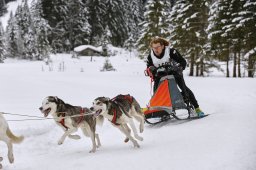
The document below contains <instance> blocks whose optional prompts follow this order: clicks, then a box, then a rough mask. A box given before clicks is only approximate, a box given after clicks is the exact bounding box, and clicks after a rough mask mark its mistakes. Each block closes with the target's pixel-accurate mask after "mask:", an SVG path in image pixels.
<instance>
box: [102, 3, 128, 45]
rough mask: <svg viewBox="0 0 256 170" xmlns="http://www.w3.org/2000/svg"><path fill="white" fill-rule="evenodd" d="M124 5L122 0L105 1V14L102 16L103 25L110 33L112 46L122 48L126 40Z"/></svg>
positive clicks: (126, 29)
mask: <svg viewBox="0 0 256 170" xmlns="http://www.w3.org/2000/svg"><path fill="white" fill-rule="evenodd" d="M124 5H125V4H124V1H123V0H106V8H107V11H106V12H107V13H106V15H105V16H103V18H104V22H105V24H104V25H106V26H108V28H109V31H110V32H111V37H110V40H111V42H112V44H113V45H114V46H123V43H124V42H125V40H126V39H127V38H128V28H127V25H126V22H125V21H126V20H125V16H126V15H125V12H126V11H125V10H124V9H125V7H124Z"/></svg>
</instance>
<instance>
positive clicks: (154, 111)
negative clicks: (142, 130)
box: [142, 63, 207, 125]
mask: <svg viewBox="0 0 256 170" xmlns="http://www.w3.org/2000/svg"><path fill="white" fill-rule="evenodd" d="M155 72H156V76H160V77H161V79H160V82H159V85H158V87H157V89H156V90H155V92H154V94H153V96H152V97H151V99H150V101H149V104H148V106H147V107H146V108H143V109H142V111H143V113H144V115H145V121H146V122H147V123H148V124H152V125H155V124H158V123H161V122H164V121H167V120H170V119H174V120H193V119H199V118H202V117H205V116H207V115H204V116H200V117H199V116H197V114H196V112H195V108H194V107H193V105H192V104H191V102H190V101H189V97H188V93H187V92H186V89H185V88H183V89H182V92H183V95H182V93H181V91H180V89H179V88H178V86H177V83H176V81H175V78H174V75H175V74H179V76H183V74H182V70H181V68H179V67H178V66H177V65H175V64H173V63H168V64H166V65H162V66H160V67H158V68H156V70H155ZM145 75H146V76H150V77H151V79H152V78H153V75H152V74H151V75H150V72H148V70H145ZM182 80H183V82H182V84H183V87H184V86H185V82H184V79H183V78H182Z"/></svg>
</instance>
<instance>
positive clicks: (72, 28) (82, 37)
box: [68, 0, 92, 50]
mask: <svg viewBox="0 0 256 170" xmlns="http://www.w3.org/2000/svg"><path fill="white" fill-rule="evenodd" d="M68 11H69V22H68V23H69V27H68V32H69V40H70V42H71V50H73V49H74V47H76V46H79V45H83V44H89V41H90V38H89V36H90V34H91V32H92V30H91V26H90V24H89V21H88V13H89V11H88V9H87V7H86V6H85V4H84V3H83V2H82V0H77V2H75V1H73V0H70V5H69V10H68Z"/></svg>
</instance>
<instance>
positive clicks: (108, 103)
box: [91, 95, 145, 148]
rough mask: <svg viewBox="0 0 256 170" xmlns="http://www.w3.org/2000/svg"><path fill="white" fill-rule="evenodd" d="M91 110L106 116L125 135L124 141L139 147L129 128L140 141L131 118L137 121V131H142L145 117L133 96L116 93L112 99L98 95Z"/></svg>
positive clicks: (97, 114) (140, 138)
mask: <svg viewBox="0 0 256 170" xmlns="http://www.w3.org/2000/svg"><path fill="white" fill-rule="evenodd" d="M91 110H92V111H94V112H95V115H96V116H99V115H102V116H104V117H105V118H107V119H108V120H109V121H111V123H112V124H113V125H114V126H115V127H117V128H118V129H119V130H120V131H121V132H123V133H124V134H125V136H126V139H125V142H128V141H129V140H130V141H132V143H133V145H134V147H138V148H139V147H140V146H139V144H138V142H137V141H136V140H135V139H134V138H133V136H132V135H131V129H132V131H133V134H134V137H135V138H136V139H138V140H140V141H142V140H143V138H142V137H140V136H139V135H138V132H137V129H136V127H135V124H134V121H133V120H134V118H135V119H136V120H137V121H138V122H139V131H140V133H142V132H143V130H144V119H145V117H144V114H143V113H142V111H141V107H140V105H139V103H138V102H137V101H136V100H135V98H134V97H132V96H130V95H118V96H116V97H115V98H113V99H109V98H107V97H98V98H96V99H95V100H94V102H93V106H92V107H91ZM128 125H129V126H128ZM130 128H131V129H130Z"/></svg>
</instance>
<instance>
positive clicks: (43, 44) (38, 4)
mask: <svg viewBox="0 0 256 170" xmlns="http://www.w3.org/2000/svg"><path fill="white" fill-rule="evenodd" d="M31 15H32V18H33V28H34V32H35V36H36V49H37V51H38V54H37V56H36V57H37V58H36V59H37V60H43V59H44V58H49V55H50V51H51V47H50V44H49V41H48V33H49V30H50V26H49V24H48V23H47V21H46V20H45V19H44V18H42V15H43V11H42V1H41V0H36V1H35V0H34V1H33V2H32V4H31Z"/></svg>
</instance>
